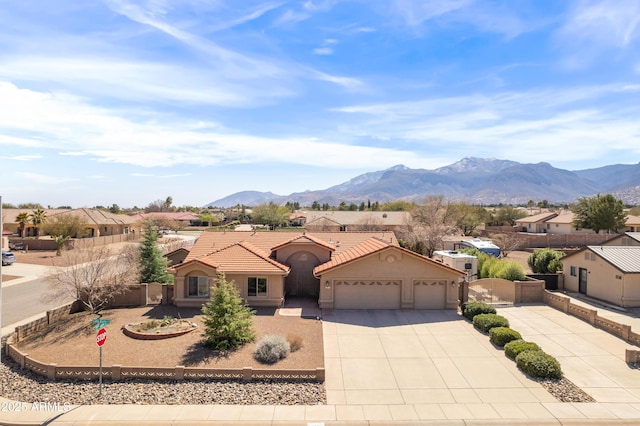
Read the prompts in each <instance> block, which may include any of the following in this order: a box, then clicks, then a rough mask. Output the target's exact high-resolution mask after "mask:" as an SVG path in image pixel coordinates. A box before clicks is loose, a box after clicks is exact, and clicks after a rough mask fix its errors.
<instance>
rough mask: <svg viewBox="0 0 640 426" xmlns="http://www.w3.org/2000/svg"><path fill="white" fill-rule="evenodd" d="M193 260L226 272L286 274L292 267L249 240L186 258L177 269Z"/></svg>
mask: <svg viewBox="0 0 640 426" xmlns="http://www.w3.org/2000/svg"><path fill="white" fill-rule="evenodd" d="M191 262H199V263H202V264H204V265H208V266H211V267H213V268H216V269H217V270H219V271H220V272H225V273H244V272H262V273H272V274H274V273H276V274H283V275H286V274H288V273H289V269H290V268H289V267H288V266H286V265H283V264H281V263H280V262H277V261H276V260H274V259H271V258H270V257H269V255H268V253H266V252H265V251H263V250H261V249H259V248H258V247H256V246H254V245H253V244H251V243H247V242H239V243H233V244H231V245H229V246H226V247H223V248H221V249H219V250H215V251H212V252H210V253H207V254H205V255H203V256H200V257H197V258H195V259H191V260H189V261H187V259H185V262H183V263H182V264H181V265H178V266H176V267H175V269H180V268H182V267H184V266H185V265H186V264H187V263H191Z"/></svg>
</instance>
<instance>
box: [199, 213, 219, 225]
mask: <svg viewBox="0 0 640 426" xmlns="http://www.w3.org/2000/svg"><path fill="white" fill-rule="evenodd" d="M199 219H200V222H201V223H206V224H207V226H211V222H215V223H218V222H219V221H220V219H219V218H218V216H216V215H215V214H213V213H210V212H205V213H201V214H200V217H199Z"/></svg>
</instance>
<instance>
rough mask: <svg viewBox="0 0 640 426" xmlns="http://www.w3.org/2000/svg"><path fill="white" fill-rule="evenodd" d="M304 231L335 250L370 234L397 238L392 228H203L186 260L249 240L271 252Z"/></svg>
mask: <svg viewBox="0 0 640 426" xmlns="http://www.w3.org/2000/svg"><path fill="white" fill-rule="evenodd" d="M302 235H305V236H306V237H307V238H309V239H310V240H311V239H317V240H318V241H322V242H323V243H324V244H325V245H326V246H328V247H333V248H334V249H335V252H334V254H337V253H341V252H343V251H345V250H348V249H350V248H351V247H353V246H355V245H357V244H359V243H361V242H363V241H365V240H367V239H369V238H371V237H377V238H380V239H381V240H383V241H388V242H389V244H391V245H394V246H397V245H398V240H397V239H396V236H395V234H394V233H393V232H390V231H375V232H374V231H372V232H308V231H307V232H306V233H303V231H300V232H278V231H205V232H203V233H202V234H201V235H200V237H199V238H198V240H197V241H196V243H195V244H194V246H193V248H192V249H191V253H189V255H188V256H187V258H186V259H185V262H188V261H189V260H192V259H196V258H198V257H200V256H202V255H204V254H208V253H210V252H211V251H212V250H216V249H218V248H223V247H227V246H229V245H231V244H233V243H238V242H242V241H246V242H249V243H251V244H253V245H254V246H256V247H257V248H259V249H261V250H263V251H265V252H267V253H271V249H272V248H273V247H278V246H280V245H281V244H283V243H285V242H287V241H291V240H293V239H295V238H296V237H299V236H302Z"/></svg>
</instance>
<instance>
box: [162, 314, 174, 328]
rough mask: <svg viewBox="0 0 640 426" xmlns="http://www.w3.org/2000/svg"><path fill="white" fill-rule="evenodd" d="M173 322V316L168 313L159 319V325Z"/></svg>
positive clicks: (163, 325)
mask: <svg viewBox="0 0 640 426" xmlns="http://www.w3.org/2000/svg"><path fill="white" fill-rule="evenodd" d="M173 322H174V318H173V317H172V316H170V315H165V316H164V318H162V321H160V327H166V326H168V325H171V324H173Z"/></svg>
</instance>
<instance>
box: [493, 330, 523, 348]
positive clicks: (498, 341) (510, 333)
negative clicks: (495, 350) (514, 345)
mask: <svg viewBox="0 0 640 426" xmlns="http://www.w3.org/2000/svg"><path fill="white" fill-rule="evenodd" d="M518 339H522V336H521V335H520V333H518V332H517V331H515V330H514V329H511V328H509V327H508V326H506V327H494V328H492V329H490V330H489V340H491V343H493V344H494V345H496V346H499V347H503V346H504V345H506V344H507V343H509V342H511V341H512V340H518Z"/></svg>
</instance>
